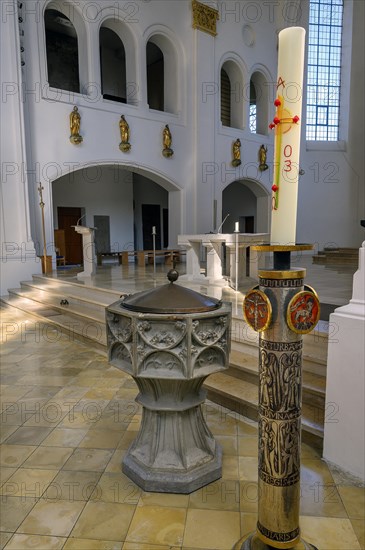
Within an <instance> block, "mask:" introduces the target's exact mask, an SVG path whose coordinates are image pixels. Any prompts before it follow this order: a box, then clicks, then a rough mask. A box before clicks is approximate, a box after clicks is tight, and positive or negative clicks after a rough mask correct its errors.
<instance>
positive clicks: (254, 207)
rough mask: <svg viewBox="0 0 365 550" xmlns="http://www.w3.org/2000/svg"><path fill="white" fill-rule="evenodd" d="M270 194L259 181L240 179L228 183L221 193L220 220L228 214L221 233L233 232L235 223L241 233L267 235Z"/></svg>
mask: <svg viewBox="0 0 365 550" xmlns="http://www.w3.org/2000/svg"><path fill="white" fill-rule="evenodd" d="M270 207H271V194H270V193H269V191H268V190H267V189H266V187H265V186H264V185H263V184H262V183H261V182H259V181H257V180H254V179H250V178H242V179H237V180H234V181H232V182H230V183H229V184H228V185H227V186H226V187H225V188H224V189H223V191H222V219H224V218H225V217H226V216H227V215H228V214H229V217H228V218H227V220H226V222H225V223H224V225H223V229H222V232H227V233H230V232H233V231H234V224H235V222H236V221H238V222H239V223H240V231H241V232H242V233H268V231H269V227H270Z"/></svg>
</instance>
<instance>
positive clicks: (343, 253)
mask: <svg viewBox="0 0 365 550" xmlns="http://www.w3.org/2000/svg"><path fill="white" fill-rule="evenodd" d="M312 258H313V263H314V264H321V265H341V266H345V265H350V266H357V265H358V263H359V249H358V248H324V250H321V251H319V252H318V253H317V254H316V255H314V256H312Z"/></svg>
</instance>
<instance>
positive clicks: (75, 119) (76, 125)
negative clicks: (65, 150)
mask: <svg viewBox="0 0 365 550" xmlns="http://www.w3.org/2000/svg"><path fill="white" fill-rule="evenodd" d="M80 125H81V116H80V113H79V110H78V108H77V107H76V105H75V107H74V108H73V110H72V111H71V113H70V132H71V135H70V141H71V143H74V144H75V145H78V144H79V143H81V142H82V136H81V135H80Z"/></svg>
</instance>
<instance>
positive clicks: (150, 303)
mask: <svg viewBox="0 0 365 550" xmlns="http://www.w3.org/2000/svg"><path fill="white" fill-rule="evenodd" d="M178 277H179V274H178V272H177V271H176V270H175V269H170V271H169V272H168V274H167V278H168V280H169V281H170V282H169V283H168V284H167V285H163V286H160V287H158V288H154V289H152V290H145V291H143V292H137V293H136V294H132V296H128V297H127V298H125V299H124V300H123V302H122V303H121V307H124V308H126V309H129V310H131V311H139V312H141V313H201V312H204V311H212V310H214V309H218V308H219V307H221V305H222V302H221V301H220V300H216V299H215V298H211V297H210V296H204V294H200V293H199V292H196V291H195V290H191V289H190V288H185V287H183V286H180V285H174V281H176V280H177V279H178Z"/></svg>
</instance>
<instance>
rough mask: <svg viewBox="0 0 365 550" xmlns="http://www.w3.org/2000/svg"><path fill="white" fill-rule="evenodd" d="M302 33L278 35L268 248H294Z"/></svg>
mask: <svg viewBox="0 0 365 550" xmlns="http://www.w3.org/2000/svg"><path fill="white" fill-rule="evenodd" d="M304 47H305V30H304V29H303V28H301V27H289V28H287V29H284V30H282V31H281V32H280V33H279V55H278V80H277V84H276V98H275V102H274V104H275V106H276V116H275V118H274V119H273V122H272V124H270V128H274V127H275V148H274V181H273V186H272V192H273V194H272V215H271V244H280V245H286V244H295V234H296V223H297V200H298V175H299V153H300V133H301V114H302V95H303V70H304Z"/></svg>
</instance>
